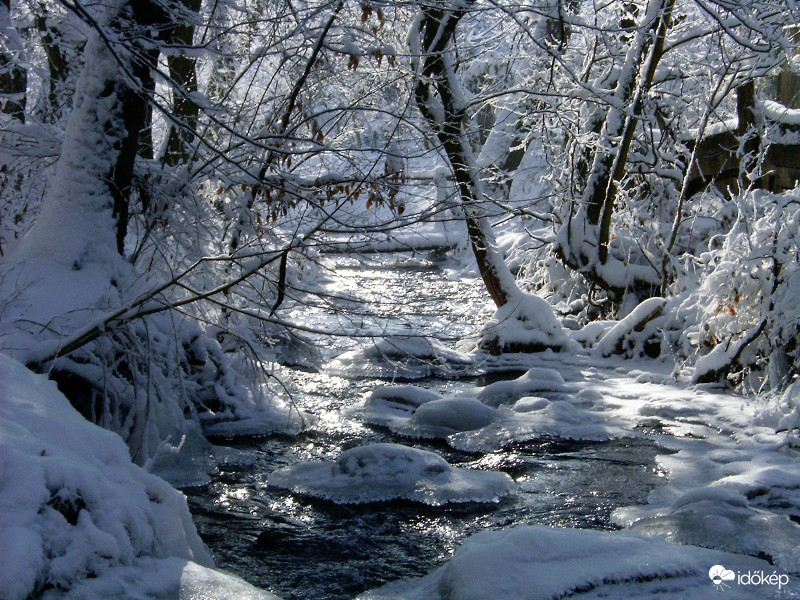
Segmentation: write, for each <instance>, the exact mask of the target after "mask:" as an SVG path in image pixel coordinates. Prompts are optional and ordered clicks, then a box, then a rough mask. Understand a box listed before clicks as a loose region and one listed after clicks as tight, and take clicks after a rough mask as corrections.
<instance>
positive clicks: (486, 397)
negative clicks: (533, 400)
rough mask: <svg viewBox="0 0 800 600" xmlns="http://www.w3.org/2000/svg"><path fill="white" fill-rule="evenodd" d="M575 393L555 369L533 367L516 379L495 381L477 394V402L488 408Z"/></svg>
mask: <svg viewBox="0 0 800 600" xmlns="http://www.w3.org/2000/svg"><path fill="white" fill-rule="evenodd" d="M573 391H575V392H577V389H573V388H572V387H570V386H567V384H566V383H565V382H564V378H563V377H562V376H561V374H560V373H559V372H558V371H556V370H555V369H548V368H544V367H534V368H532V369H528V371H527V372H526V373H525V374H524V375H522V376H520V377H517V378H516V379H512V380H510V381H497V382H495V383H491V384H489V385H487V386H486V387H484V388H483V389H482V390H481V391H480V392H478V400H480V401H481V402H483V403H485V404H488V405H489V406H500V405H501V404H510V403H513V402H515V401H517V400H519V399H520V398H522V397H523V396H532V395H536V396H539V395H543V396H551V397H553V396H555V397H558V396H560V395H565V394H568V393H570V392H573Z"/></svg>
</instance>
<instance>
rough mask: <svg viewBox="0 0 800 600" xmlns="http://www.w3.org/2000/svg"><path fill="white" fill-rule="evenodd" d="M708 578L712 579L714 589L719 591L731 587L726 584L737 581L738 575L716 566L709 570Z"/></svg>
mask: <svg viewBox="0 0 800 600" xmlns="http://www.w3.org/2000/svg"><path fill="white" fill-rule="evenodd" d="M708 576H709V577H710V578H711V583H713V584H714V587H715V588H717V589H718V590H725V589H726V588H729V587H731V586H730V585H728V584H727V583H725V582H726V581H733V580H734V579H736V573H734V572H733V571H731V570H729V569H726V568H725V567H723V566H722V565H714V566H713V567H711V568H710V569H709V570H708Z"/></svg>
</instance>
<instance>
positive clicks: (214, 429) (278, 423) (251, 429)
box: [203, 398, 318, 438]
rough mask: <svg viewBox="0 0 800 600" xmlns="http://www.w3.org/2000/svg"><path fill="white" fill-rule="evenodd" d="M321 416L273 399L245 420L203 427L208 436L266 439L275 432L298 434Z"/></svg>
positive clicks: (248, 415)
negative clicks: (264, 437)
mask: <svg viewBox="0 0 800 600" xmlns="http://www.w3.org/2000/svg"><path fill="white" fill-rule="evenodd" d="M317 421H318V417H317V416H316V415H313V414H311V413H309V412H306V411H304V410H301V409H300V408H298V407H296V406H293V405H289V404H287V403H284V402H282V401H280V400H279V399H278V398H274V399H272V402H271V403H270V404H268V405H265V406H263V407H261V410H258V411H252V412H251V413H250V414H246V416H244V417H242V418H235V419H231V420H223V421H216V422H213V423H209V424H207V425H205V426H204V427H203V432H204V433H205V434H206V435H208V436H217V437H223V438H233V437H238V436H264V435H270V434H273V433H283V434H287V435H296V434H298V433H300V432H301V431H304V430H306V429H308V428H309V427H312V426H313V425H314V424H316V423H317Z"/></svg>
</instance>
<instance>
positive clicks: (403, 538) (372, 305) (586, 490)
mask: <svg viewBox="0 0 800 600" xmlns="http://www.w3.org/2000/svg"><path fill="white" fill-rule="evenodd" d="M353 260H354V259H348V261H349V262H352V261H353ZM386 260H391V261H395V262H396V261H397V258H396V257H392V258H391V259H384V263H383V264H381V263H380V261H377V262H375V263H369V264H364V263H363V262H358V263H357V265H355V266H357V268H347V269H345V270H340V272H339V274H340V276H341V278H342V279H343V280H344V282H345V283H346V285H341V286H340V288H337V289H341V290H345V291H346V292H347V294H349V295H351V296H359V297H361V298H362V299H366V300H367V301H368V303H367V305H366V306H360V307H359V306H356V305H354V304H352V302H349V301H348V300H343V299H337V300H331V303H332V304H336V303H337V302H338V303H339V305H340V307H341V306H344V305H347V310H348V311H349V315H348V317H347V318H346V319H344V320H342V318H341V316H339V317H326V316H324V312H323V311H322V309H320V310H319V311H314V310H309V309H307V308H306V309H303V310H302V315H303V320H304V322H305V323H307V324H312V325H314V326H315V327H320V326H321V325H326V326H331V325H332V324H333V322H334V321H333V319H336V326H337V327H354V323H356V321H357V325H356V326H355V327H354V330H358V331H360V332H362V333H363V332H365V331H371V332H381V331H408V330H421V331H425V332H428V333H435V334H438V335H439V336H441V337H444V338H448V339H449V338H457V337H464V336H465V335H467V334H469V333H474V331H475V329H476V327H477V326H478V325H479V323H480V322H481V321H482V320H483V319H485V317H486V310H485V309H484V308H483V304H484V300H483V296H482V290H481V289H480V286H478V285H476V283H475V282H474V281H464V280H449V279H447V278H446V277H445V276H444V275H443V273H442V271H441V270H440V269H438V268H436V267H432V266H428V265H424V264H423V266H424V268H423V266H418V267H415V268H414V269H410V268H409V269H404V270H401V271H398V270H396V269H391V268H389V267H391V266H392V265H389V266H388V267H387V265H386V264H385V261H386ZM349 262H348V264H347V265H345V266H348V265H349ZM394 266H396V265H394ZM334 283H335V282H334ZM331 286H332V287H335V286H334V284H333V283H332V284H331ZM340 295H341V294H340ZM387 309H388V310H387ZM481 313H482V314H481ZM387 314H389V315H390V316H389V317H387V316H384V315H387ZM326 343H327V344H328V350H327V352H328V354H329V355H330V354H332V353H334V352H337V351H340V350H342V349H344V348H346V347H347V344H348V340H347V339H346V338H336V339H334V340H329V341H327V342H326ZM349 343H352V341H350V342H349ZM515 375H516V373H508V374H505V375H504V376H503V377H505V378H513V377H514V376H515ZM282 377H283V378H284V379H285V380H286V382H287V383H288V384H289V385H290V386H291V389H292V390H293V392H294V397H295V401H296V402H297V403H298V404H299V405H300V406H301V407H302V408H304V409H307V410H312V411H314V412H316V413H317V414H318V415H320V421H319V424H318V425H317V427H316V429H315V430H314V431H310V432H306V433H304V434H302V435H299V436H297V437H286V436H273V437H269V438H263V439H240V440H235V441H233V442H231V441H224V442H221V443H225V444H226V445H232V446H234V447H236V448H238V449H239V450H242V451H244V452H245V453H246V454H247V455H248V456H249V457H250V459H251V461H250V462H249V463H248V464H246V465H244V466H241V465H236V466H230V467H224V468H223V469H222V470H221V471H220V472H219V473H218V475H217V476H216V478H215V479H214V481H213V482H212V483H211V484H209V485H208V486H205V487H203V488H193V489H188V490H186V493H187V495H188V498H189V503H190V507H191V509H192V513H193V514H194V516H195V522H196V523H197V526H198V530H199V532H200V534H201V536H202V537H203V539H204V540H205V541H206V543H207V544H208V546H209V547H210V548H211V550H212V551H213V553H214V555H215V558H216V561H217V564H218V566H219V567H221V568H224V569H227V570H230V571H233V572H235V573H237V574H239V575H240V576H242V577H244V578H245V579H247V580H248V581H250V582H251V583H253V584H255V585H258V586H262V587H265V588H267V589H270V590H271V591H273V592H275V593H276V594H278V595H279V596H282V597H283V598H285V599H287V600H289V599H316V598H326V599H332V600H336V599H344V598H351V597H353V596H354V595H356V594H358V593H359V592H361V591H364V590H366V589H369V588H372V587H376V586H378V585H381V584H383V583H385V582H387V581H391V580H394V579H398V578H404V577H413V576H420V575H423V574H425V573H427V572H428V571H430V570H431V569H432V568H434V567H435V566H436V565H438V564H440V563H442V562H443V561H444V560H445V559H446V558H447V557H448V556H449V555H450V554H452V552H453V550H454V549H455V548H456V547H457V546H458V545H459V543H460V542H461V540H463V539H464V537H466V536H468V535H470V534H472V533H475V532H477V531H479V530H482V529H486V528H500V527H507V526H510V525H514V524H523V523H527V524H533V523H538V524H546V525H554V526H565V527H580V528H593V529H611V528H613V526H612V525H611V523H610V514H611V511H612V510H613V509H614V508H616V507H618V506H623V505H631V504H639V503H643V502H645V501H646V498H647V494H648V493H649V491H650V490H651V489H652V488H653V487H654V486H655V485H657V484H658V483H659V473H657V472H656V470H655V463H654V460H653V459H654V456H655V454H656V452H657V451H658V452H659V453H663V449H658V448H656V446H655V443H654V442H653V441H652V440H651V439H649V438H646V437H645V438H637V439H627V440H617V441H610V442H603V443H576V442H564V441H560V440H538V441H536V442H531V443H525V444H516V445H512V446H509V447H506V448H504V449H503V450H502V451H498V452H493V453H489V454H484V455H477V454H466V453H462V452H457V451H455V450H452V449H450V448H449V447H448V446H446V445H445V444H444V443H442V442H419V441H414V442H410V441H406V442H404V443H407V444H409V445H413V446H416V447H419V448H422V449H426V450H433V451H436V452H438V453H440V454H441V455H442V456H443V457H444V458H446V459H447V460H448V461H449V462H450V463H452V464H456V465H459V466H467V467H471V468H478V469H492V470H501V471H504V472H506V473H508V474H509V475H511V476H512V477H513V478H514V479H515V480H516V481H517V483H518V491H517V493H516V494H515V495H513V496H512V497H510V498H508V499H506V500H504V501H503V502H501V503H499V504H497V505H494V504H491V505H490V504H464V505H450V506H445V507H439V508H433V507H427V506H421V505H418V504H413V503H410V502H388V503H375V504H368V505H360V506H337V505H335V504H333V503H330V502H325V501H317V500H310V499H304V498H298V497H294V496H292V495H291V494H289V493H288V492H285V491H282V490H276V489H273V488H270V487H268V485H267V479H268V474H269V473H270V472H271V471H273V470H275V469H277V468H280V467H283V466H287V465H290V464H295V463H297V462H299V461H304V460H313V459H323V458H331V457H335V456H337V455H338V454H339V453H340V452H341V451H342V450H346V449H348V448H351V447H354V446H358V445H362V444H364V443H369V442H388V441H391V442H398V441H402V440H399V439H398V438H397V437H395V436H393V435H391V434H390V433H389V432H388V431H384V430H380V429H376V428H371V427H366V426H364V425H362V424H361V423H359V422H357V421H353V420H348V419H342V418H340V415H339V411H340V410H342V409H343V408H346V407H348V406H352V405H353V404H355V403H357V402H359V401H360V400H361V399H362V398H363V396H364V394H365V393H368V392H369V391H370V390H372V389H373V388H374V387H375V386H376V385H381V384H385V383H386V382H385V381H378V380H370V379H357V380H352V379H343V378H339V377H332V376H329V375H325V374H321V373H310V372H307V371H302V370H291V369H285V368H284V369H283V370H282ZM493 379H495V378H493ZM565 379H567V376H566V375H565ZM485 383H488V382H487V381H486V380H481V381H478V380H476V379H472V380H469V381H455V382H454V381H446V380H442V379H427V380H423V381H419V382H417V384H418V385H422V386H424V387H429V388H432V389H435V390H437V391H446V392H447V393H453V392H457V391H458V390H459V389H463V388H466V387H469V386H474V385H476V384H480V385H483V384H485Z"/></svg>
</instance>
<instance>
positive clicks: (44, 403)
mask: <svg viewBox="0 0 800 600" xmlns="http://www.w3.org/2000/svg"><path fill="white" fill-rule="evenodd" d="M0 548H2V557H3V558H2V560H0V597H2V598H7V599H9V600H23V599H25V598H32V597H38V595H39V594H41V593H42V592H43V591H44V590H46V589H48V588H56V589H58V590H69V589H70V588H72V587H73V586H74V585H76V584H78V583H80V582H81V581H83V580H85V579H87V578H103V577H108V576H112V577H113V572H114V570H115V569H118V568H120V567H130V566H134V565H136V564H137V562H138V561H141V560H143V559H148V558H157V559H163V558H167V557H180V558H183V559H186V560H190V561H195V562H198V563H200V564H201V565H205V566H213V562H212V559H211V556H210V555H209V553H208V551H207V550H206V548H205V546H204V545H203V543H202V541H201V540H200V538H199V537H198V535H197V532H196V530H195V527H194V524H193V523H192V520H191V516H190V515H189V511H188V509H187V506H186V499H185V498H184V497H183V495H182V494H180V493H179V492H177V491H175V490H174V489H173V488H172V487H170V486H169V485H168V484H167V483H166V482H164V481H163V480H161V479H159V478H158V477H155V476H154V475H151V474H149V473H146V472H145V471H143V470H142V469H141V468H139V467H137V466H135V465H133V464H132V463H131V459H130V456H129V454H128V449H127V448H126V447H125V444H124V443H123V442H122V440H121V439H120V438H119V436H117V435H116V434H114V433H112V432H110V431H106V430H103V429H101V428H99V427H97V426H95V425H92V424H90V423H88V422H87V421H86V420H85V419H83V418H82V417H81V416H80V415H79V414H78V413H77V412H76V411H75V409H74V408H72V407H71V406H70V404H69V402H68V401H67V400H66V398H65V397H64V396H63V395H62V394H61V393H59V391H58V390H57V389H56V385H55V384H54V383H53V382H51V381H48V380H47V378H46V377H44V376H36V375H34V374H33V373H32V372H30V371H29V370H27V369H26V368H25V367H24V366H22V365H21V364H20V363H18V362H16V361H14V360H12V359H10V358H8V357H7V356H5V355H0Z"/></svg>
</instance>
